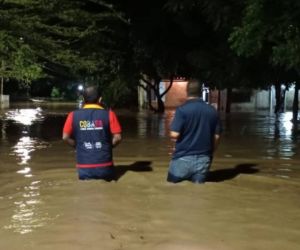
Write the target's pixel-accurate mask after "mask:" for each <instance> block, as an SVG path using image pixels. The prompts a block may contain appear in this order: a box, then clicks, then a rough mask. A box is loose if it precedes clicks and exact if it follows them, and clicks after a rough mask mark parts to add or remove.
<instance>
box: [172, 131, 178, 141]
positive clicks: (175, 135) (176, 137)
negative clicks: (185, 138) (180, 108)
mask: <svg viewBox="0 0 300 250" xmlns="http://www.w3.org/2000/svg"><path fill="white" fill-rule="evenodd" d="M179 136H180V133H178V132H176V131H172V130H171V131H170V137H171V139H173V140H174V141H176V140H177V139H178V138H179Z"/></svg>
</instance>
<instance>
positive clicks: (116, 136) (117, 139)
mask: <svg viewBox="0 0 300 250" xmlns="http://www.w3.org/2000/svg"><path fill="white" fill-rule="evenodd" d="M121 140H122V136H121V134H113V135H112V146H113V147H116V146H117V145H118V144H119V143H120V142H121Z"/></svg>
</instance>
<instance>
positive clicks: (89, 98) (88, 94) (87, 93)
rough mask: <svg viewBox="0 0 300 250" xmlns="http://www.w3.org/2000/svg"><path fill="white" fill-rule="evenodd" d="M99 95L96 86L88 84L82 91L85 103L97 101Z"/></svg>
mask: <svg viewBox="0 0 300 250" xmlns="http://www.w3.org/2000/svg"><path fill="white" fill-rule="evenodd" d="M100 97H101V94H100V91H99V89H98V87H97V86H94V85H93V86H88V87H86V88H85V89H84V91H83V99H84V102H85V103H97V102H98V101H99V98H100Z"/></svg>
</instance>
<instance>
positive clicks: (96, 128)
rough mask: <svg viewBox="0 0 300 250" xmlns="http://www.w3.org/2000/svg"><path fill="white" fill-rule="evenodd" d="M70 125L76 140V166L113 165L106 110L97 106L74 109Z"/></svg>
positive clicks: (107, 112)
mask: <svg viewBox="0 0 300 250" xmlns="http://www.w3.org/2000/svg"><path fill="white" fill-rule="evenodd" d="M72 126H73V132H74V134H73V135H74V138H75V140H76V157H77V167H79V168H94V167H107V166H112V165H113V162H112V138H111V133H110V125H109V111H108V110H106V109H99V108H87V109H79V110H76V111H74V114H73V123H72Z"/></svg>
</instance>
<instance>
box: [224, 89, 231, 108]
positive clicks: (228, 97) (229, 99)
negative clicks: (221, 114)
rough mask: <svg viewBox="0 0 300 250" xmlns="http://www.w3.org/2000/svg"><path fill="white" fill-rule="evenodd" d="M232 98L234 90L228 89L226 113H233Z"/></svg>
mask: <svg viewBox="0 0 300 250" xmlns="http://www.w3.org/2000/svg"><path fill="white" fill-rule="evenodd" d="M231 98H232V88H227V98H226V109H225V112H226V113H230V111H231Z"/></svg>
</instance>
